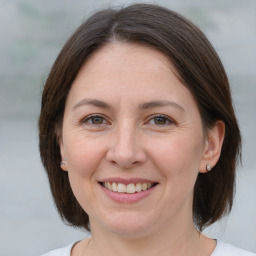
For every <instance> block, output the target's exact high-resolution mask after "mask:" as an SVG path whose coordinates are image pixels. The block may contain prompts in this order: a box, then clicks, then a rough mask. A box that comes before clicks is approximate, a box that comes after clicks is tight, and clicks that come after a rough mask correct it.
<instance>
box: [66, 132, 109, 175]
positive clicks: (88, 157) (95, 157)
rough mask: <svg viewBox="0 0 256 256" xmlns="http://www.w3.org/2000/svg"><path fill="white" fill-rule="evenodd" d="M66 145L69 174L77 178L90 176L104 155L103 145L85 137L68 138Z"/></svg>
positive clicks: (74, 136)
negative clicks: (77, 176) (73, 174)
mask: <svg viewBox="0 0 256 256" xmlns="http://www.w3.org/2000/svg"><path fill="white" fill-rule="evenodd" d="M66 145H67V147H66V157H67V161H68V168H69V172H71V173H75V174H76V175H79V176H87V177H88V176H90V175H91V174H92V173H93V172H94V170H95V169H96V167H97V166H98V165H99V163H100V161H101V159H102V157H103V155H104V145H103V144H102V143H101V142H100V141H98V140H93V139H89V138H86V137H85V136H81V135H80V136H78V135H76V134H74V135H73V136H69V137H68V138H67V141H66Z"/></svg>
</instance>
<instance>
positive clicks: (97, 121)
mask: <svg viewBox="0 0 256 256" xmlns="http://www.w3.org/2000/svg"><path fill="white" fill-rule="evenodd" d="M82 123H84V124H88V125H101V124H106V123H107V122H106V120H105V119H104V117H102V116H98V115H93V116H88V117H86V118H85V119H84V120H83V121H82Z"/></svg>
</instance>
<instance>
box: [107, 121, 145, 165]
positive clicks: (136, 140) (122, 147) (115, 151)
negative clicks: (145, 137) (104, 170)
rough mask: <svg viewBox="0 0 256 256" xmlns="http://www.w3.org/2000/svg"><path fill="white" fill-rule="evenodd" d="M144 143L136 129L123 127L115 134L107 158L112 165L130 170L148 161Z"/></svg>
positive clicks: (128, 126)
mask: <svg viewBox="0 0 256 256" xmlns="http://www.w3.org/2000/svg"><path fill="white" fill-rule="evenodd" d="M142 143H143V141H142V139H141V137H140V134H139V133H138V131H136V128H133V127H132V126H131V125H126V126H122V127H119V128H117V129H116V131H115V132H113V134H112V137H111V142H110V144H109V148H108V152H107V155H106V158H107V160H108V161H110V162H111V163H112V164H115V165H118V166H119V167H121V168H124V169H129V168H133V167H135V166H137V165H140V164H143V163H144V162H145V161H146V152H145V150H144V148H143V145H142Z"/></svg>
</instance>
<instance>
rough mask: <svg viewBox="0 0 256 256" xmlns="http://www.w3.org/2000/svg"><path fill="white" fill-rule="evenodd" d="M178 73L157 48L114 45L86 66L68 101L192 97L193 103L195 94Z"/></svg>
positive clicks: (103, 50) (124, 44)
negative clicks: (193, 94) (184, 83)
mask: <svg viewBox="0 0 256 256" xmlns="http://www.w3.org/2000/svg"><path fill="white" fill-rule="evenodd" d="M176 74H177V71H176V70H175V68H174V66H173V65H172V63H171V62H170V60H169V59H168V58H167V56H165V55H164V54H163V53H162V52H160V51H158V50H156V49H153V48H151V47H148V46H144V45H139V44H131V43H123V42H111V43H108V44H106V45H104V46H103V47H101V48H100V49H98V50H97V51H96V52H95V53H94V54H92V55H91V56H90V58H89V59H88V60H87V61H86V62H85V63H84V65H83V66H82V67H81V69H80V71H79V73H78V75H77V77H76V79H75V80H74V82H73V84H72V87H71V90H70V93H69V97H68V98H72V99H76V100H78V99H81V97H85V96H86V97H87V98H88V97H91V98H104V100H107V101H109V102H110V101H111V102H114V101H115V100H116V101H117V100H118V99H119V100H121V99H122V101H128V100H129V99H132V100H133V101H134V102H135V100H137V101H152V100H173V99H175V98H176V99H177V100H180V101H182V99H183V100H187V101H188V99H189V98H190V99H189V102H190V101H191V98H192V95H191V93H190V91H189V90H188V89H187V88H186V86H184V85H183V84H182V82H181V81H180V79H179V78H178V77H177V75H176ZM168 97H169V98H168ZM170 97H171V99H170ZM130 103H131V101H130ZM137 103H138V102H137ZM141 103H143V102H140V103H138V104H141Z"/></svg>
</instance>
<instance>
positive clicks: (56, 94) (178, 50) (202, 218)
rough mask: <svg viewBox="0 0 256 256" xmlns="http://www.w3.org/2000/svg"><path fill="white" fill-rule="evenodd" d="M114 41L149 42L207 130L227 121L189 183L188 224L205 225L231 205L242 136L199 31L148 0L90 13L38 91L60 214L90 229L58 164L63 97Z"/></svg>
mask: <svg viewBox="0 0 256 256" xmlns="http://www.w3.org/2000/svg"><path fill="white" fill-rule="evenodd" d="M118 41H119V42H128V43H129V42H130V43H137V44H140V45H145V46H150V47H152V48H154V49H157V50H158V51H160V52H162V53H164V54H165V56H166V57H168V58H169V60H170V62H171V63H172V64H173V65H174V66H175V68H176V71H177V73H178V75H177V76H178V78H179V79H180V81H181V82H182V83H183V84H184V85H185V86H186V87H187V88H188V89H189V90H190V92H191V94H192V95H193V97H194V99H195V101H196V103H197V106H198V108H199V111H200V114H201V118H202V123H203V129H204V132H205V134H207V130H209V129H211V128H212V127H213V126H214V124H215V123H216V121H218V120H222V121H223V122H224V124H225V138H224V142H223V147H222V152H221V156H220V159H219V161H218V163H217V164H216V166H215V167H214V168H213V169H212V171H211V172H207V173H205V174H203V173H200V174H199V175H198V178H197V181H196V184H195V188H194V201H193V217H194V224H195V226H196V227H197V228H198V229H199V230H203V229H204V228H205V227H206V226H208V225H210V224H212V223H214V222H216V221H217V220H219V219H220V218H221V217H223V216H224V215H226V214H228V213H229V212H230V210H231V208H232V203H233V197H234V191H235V169H236V166H237V163H238V160H240V156H241V153H240V148H241V136H240V131H239V127H238V124H237V120H236V117H235V113H234V109H233V105H232V99H231V94H230V87H229V81H228V78H227V75H226V73H225V70H224V67H223V65H222V63H221V61H220V59H219V57H218V55H217V53H216V52H215V50H214V49H213V47H212V45H211V44H210V42H209V41H208V40H207V38H206V37H205V35H204V34H203V33H202V32H201V31H200V30H199V29H198V28H197V27H196V26H195V25H193V24H192V23H191V22H190V21H188V20H187V19H186V18H184V17H182V16H181V15H179V14H177V13H176V12H173V11H171V10H168V9H166V8H164V7H161V6H158V5H153V4H133V5H130V6H128V7H125V8H121V9H112V8H109V9H105V10H102V11H99V12H97V13H96V14H94V15H92V16H91V17H90V18H89V19H88V20H86V21H85V22H84V23H83V24H82V25H81V26H80V27H79V28H78V29H77V30H76V31H75V32H74V34H73V35H72V36H71V37H70V38H69V39H68V41H67V42H66V44H65V45H64V47H63V49H62V50H61V52H60V53H59V55H58V57H57V59H56V61H55V63H54V65H53V67H52V69H51V71H50V74H49V76H48V79H47V81H46V83H45V86H44V91H43V94H42V105H41V114H40V117H39V139H40V143H39V144H40V153H41V159H42V162H43V165H44V167H45V169H46V171H47V174H48V178H49V182H50V188H51V191H52V195H53V198H54V200H55V204H56V207H57V209H58V211H59V213H60V215H61V217H62V219H63V220H66V221H67V222H68V223H69V224H71V225H73V226H75V227H80V228H85V229H87V230H90V225H89V218H88V215H87V213H86V212H84V210H83V209H82V208H81V206H80V205H79V204H78V202H77V200H76V198H75V197H74V195H73V192H72V189H71V187H70V183H69V179H68V174H67V172H64V171H62V170H61V169H60V161H61V156H60V147H59V138H60V136H61V130H62V119H63V114H64V109H65V102H66V98H67V95H68V93H69V90H70V88H71V86H72V83H73V81H74V79H75V78H76V75H77V74H78V72H79V70H80V68H81V66H82V65H83V64H84V62H86V60H87V59H88V58H89V57H90V55H92V54H93V53H94V52H95V51H97V50H98V49H99V48H101V47H103V46H104V45H106V44H108V43H111V42H118Z"/></svg>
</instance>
